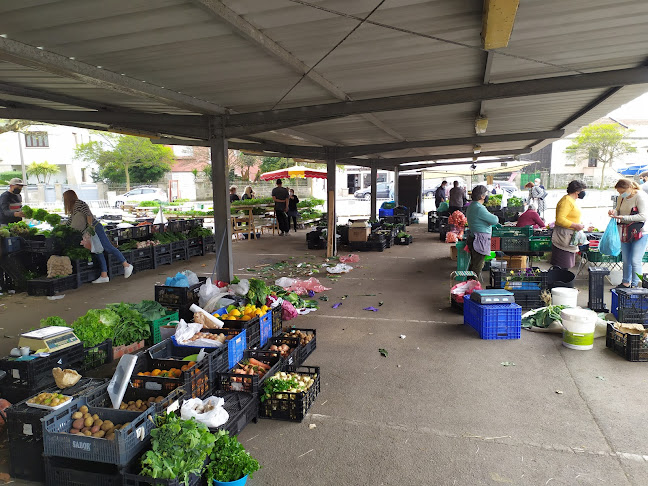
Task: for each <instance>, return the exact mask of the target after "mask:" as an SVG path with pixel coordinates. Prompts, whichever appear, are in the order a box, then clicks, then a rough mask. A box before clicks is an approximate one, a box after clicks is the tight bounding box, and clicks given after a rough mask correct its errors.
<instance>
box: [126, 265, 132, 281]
mask: <svg viewBox="0 0 648 486" xmlns="http://www.w3.org/2000/svg"><path fill="white" fill-rule="evenodd" d="M132 274H133V265H130V264H129V265H128V266H127V267H124V278H128V277H130V276H131V275H132Z"/></svg>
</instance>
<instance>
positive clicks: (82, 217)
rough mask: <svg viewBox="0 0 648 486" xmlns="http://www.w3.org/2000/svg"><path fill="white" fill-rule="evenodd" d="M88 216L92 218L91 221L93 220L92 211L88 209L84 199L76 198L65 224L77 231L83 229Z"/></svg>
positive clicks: (86, 224) (86, 223)
mask: <svg viewBox="0 0 648 486" xmlns="http://www.w3.org/2000/svg"><path fill="white" fill-rule="evenodd" d="M88 216H90V218H92V221H94V220H95V218H94V215H93V214H92V211H90V207H89V206H88V205H87V204H86V203H85V202H84V201H81V200H80V199H77V200H76V202H75V203H74V206H73V207H72V214H70V218H69V219H68V220H67V223H66V224H67V225H68V226H72V227H73V228H74V229H76V230H78V231H83V230H84V229H85V228H86V227H87V226H88ZM81 226H83V227H81Z"/></svg>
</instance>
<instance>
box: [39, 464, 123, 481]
mask: <svg viewBox="0 0 648 486" xmlns="http://www.w3.org/2000/svg"><path fill="white" fill-rule="evenodd" d="M43 459H44V463H43V466H44V470H45V478H46V481H45V484H46V485H47V486H85V485H88V484H91V485H93V486H122V484H123V475H122V470H121V469H120V468H119V467H117V466H113V465H111V464H96V463H94V462H88V461H80V460H75V459H68V458H60V457H44V458H43Z"/></svg>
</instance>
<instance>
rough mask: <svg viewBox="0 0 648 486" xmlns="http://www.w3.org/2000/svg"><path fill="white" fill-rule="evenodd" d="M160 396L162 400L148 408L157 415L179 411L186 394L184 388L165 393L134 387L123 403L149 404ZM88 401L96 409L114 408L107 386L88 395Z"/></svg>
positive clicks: (128, 392)
mask: <svg viewBox="0 0 648 486" xmlns="http://www.w3.org/2000/svg"><path fill="white" fill-rule="evenodd" d="M160 396H161V397H162V400H160V401H159V402H151V403H150V404H149V405H148V406H147V409H151V410H153V412H154V413H156V414H159V413H163V412H167V411H173V410H177V409H178V408H179V405H180V403H181V402H182V400H183V399H185V397H186V392H185V389H184V387H182V386H180V387H178V388H175V389H173V390H171V391H170V392H165V393H163V392H160V391H157V390H147V389H146V388H133V387H132V386H129V387H128V388H127V389H126V393H124V398H123V399H122V402H124V403H128V402H130V401H137V400H142V401H143V402H147V403H148V399H149V398H150V397H153V398H157V397H160ZM188 398H189V397H188ZM88 400H89V403H90V404H91V405H92V406H94V407H101V408H112V401H111V400H110V395H108V387H107V385H106V386H103V387H100V388H97V389H96V390H95V391H94V393H93V394H91V395H88ZM151 407H152V408H151Z"/></svg>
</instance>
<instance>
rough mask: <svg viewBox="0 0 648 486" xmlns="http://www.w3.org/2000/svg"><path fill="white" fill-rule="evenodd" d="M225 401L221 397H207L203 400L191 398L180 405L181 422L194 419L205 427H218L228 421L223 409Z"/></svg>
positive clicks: (225, 411)
mask: <svg viewBox="0 0 648 486" xmlns="http://www.w3.org/2000/svg"><path fill="white" fill-rule="evenodd" d="M224 404H225V400H223V399H222V398H221V397H208V398H206V399H205V400H201V399H200V398H192V399H190V400H187V401H186V402H184V403H183V404H182V408H181V409H180V417H182V420H191V419H192V418H193V419H196V422H200V423H201V424H205V425H206V426H207V427H220V426H221V425H223V424H226V423H227V421H228V420H229V414H228V413H227V410H225V409H224V408H223V405H224Z"/></svg>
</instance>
